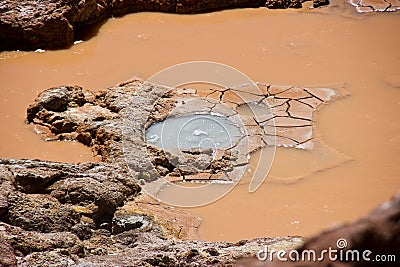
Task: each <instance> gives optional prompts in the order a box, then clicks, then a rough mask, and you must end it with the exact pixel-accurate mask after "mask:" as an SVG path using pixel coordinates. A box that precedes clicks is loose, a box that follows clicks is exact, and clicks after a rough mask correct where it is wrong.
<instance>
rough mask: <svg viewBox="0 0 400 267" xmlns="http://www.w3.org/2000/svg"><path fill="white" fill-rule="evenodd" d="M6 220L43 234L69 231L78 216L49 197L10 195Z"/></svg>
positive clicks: (69, 208) (21, 194) (77, 220)
mask: <svg viewBox="0 0 400 267" xmlns="http://www.w3.org/2000/svg"><path fill="white" fill-rule="evenodd" d="M8 202H9V206H8V216H7V220H8V221H9V222H10V223H11V224H12V225H15V226H19V227H21V228H23V229H24V230H30V231H39V232H43V233H49V232H63V231H69V230H70V229H71V227H72V226H73V225H75V224H76V223H78V222H79V219H80V218H79V214H78V213H77V212H75V211H74V210H73V209H72V208H71V207H70V206H68V205H62V204H61V203H59V202H58V201H57V200H56V199H55V198H53V197H51V196H49V195H37V194H23V193H17V194H14V193H12V194H10V195H9V196H8Z"/></svg>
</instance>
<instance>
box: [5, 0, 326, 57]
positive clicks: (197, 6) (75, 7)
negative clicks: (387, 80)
mask: <svg viewBox="0 0 400 267" xmlns="http://www.w3.org/2000/svg"><path fill="white" fill-rule="evenodd" d="M302 2H304V1H303V0H285V1H280V0H268V1H259V0H240V1H237V0H235V1H232V0H231V1H229V0H226V1H187V0H183V1H181V0H179V1H170V0H161V1H158V0H157V1H131V0H118V1H117V0H112V1H111V0H82V1H72V0H52V1H47V2H46V3H44V2H43V1H39V0H24V1H17V0H7V1H2V2H1V3H0V51H2V50H16V49H21V50H35V49H39V48H41V49H57V48H62V47H66V46H69V45H72V44H73V42H74V40H75V39H76V38H77V36H78V33H79V32H80V30H81V29H83V28H85V27H87V26H88V25H91V24H93V23H96V22H99V21H102V20H104V19H106V18H109V17H118V16H122V15H125V14H129V13H134V12H141V11H155V12H169V13H178V14H185V13H199V12H208V11H214V10H221V9H229V8H245V7H261V6H267V7H269V8H288V7H296V8H300V7H301V3H302ZM328 3H329V1H328V0H315V1H314V5H315V6H321V5H326V4H328Z"/></svg>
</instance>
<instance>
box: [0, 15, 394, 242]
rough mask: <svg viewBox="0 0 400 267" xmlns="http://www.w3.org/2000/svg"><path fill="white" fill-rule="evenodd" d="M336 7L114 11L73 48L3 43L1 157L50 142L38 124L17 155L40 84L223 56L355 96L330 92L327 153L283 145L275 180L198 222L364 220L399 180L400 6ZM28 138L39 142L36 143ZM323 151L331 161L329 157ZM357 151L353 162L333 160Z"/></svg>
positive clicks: (94, 79)
mask: <svg viewBox="0 0 400 267" xmlns="http://www.w3.org/2000/svg"><path fill="white" fill-rule="evenodd" d="M335 12H336V13H335V15H329V16H326V15H320V14H303V13H297V12H296V13H295V12H293V11H290V12H289V13H291V14H282V13H281V12H279V13H272V12H267V14H269V15H268V16H266V15H265V13H266V12H265V11H264V10H261V9H260V10H235V11H225V12H220V13H212V14H202V15H195V16H191V17H187V16H181V17H178V18H177V17H175V16H172V15H168V14H149V13H146V14H134V15H130V16H126V17H124V18H122V19H113V20H110V21H109V22H108V23H106V24H105V25H104V26H103V27H102V28H101V29H100V31H99V34H98V36H97V37H96V38H93V39H91V40H89V41H87V42H84V43H81V44H77V45H75V46H73V47H71V49H69V50H62V51H50V52H45V53H25V52H10V53H2V54H0V56H1V58H2V64H1V66H0V73H1V76H2V78H3V79H2V85H1V86H2V90H1V94H2V95H3V97H2V98H1V99H2V101H3V103H4V104H7V103H8V105H1V109H2V112H1V115H2V125H7V127H6V128H3V129H2V137H4V138H2V140H3V143H2V145H1V153H2V154H1V155H2V157H31V155H30V154H25V153H28V152H29V151H41V150H42V149H43V142H42V140H41V139H40V138H38V137H37V136H35V134H34V133H32V134H30V131H31V130H30V129H28V130H26V134H27V135H26V136H27V137H26V138H25V140H26V141H25V142H22V141H21V147H26V148H29V149H26V150H25V152H24V151H23V152H24V153H22V152H21V153H19V154H17V153H15V152H13V150H12V146H13V143H18V142H17V141H18V139H17V137H16V136H15V134H16V133H21V132H22V131H25V130H23V129H24V124H23V119H24V118H25V109H26V106H28V104H29V103H31V101H32V99H34V98H35V97H36V95H37V94H38V93H39V92H40V91H42V89H44V88H50V87H54V86H55V85H58V84H79V85H82V86H83V87H84V88H86V89H93V90H97V89H103V88H105V87H108V86H111V85H113V84H117V83H118V82H119V81H122V80H127V79H129V78H130V77H131V76H133V75H136V76H140V77H144V78H145V77H149V76H150V75H152V74H153V73H155V72H157V71H159V70H160V69H162V68H163V67H167V66H170V65H173V64H176V63H180V62H184V61H188V60H197V59H205V60H214V61H219V62H223V63H226V64H229V65H232V66H234V67H237V68H238V69H240V70H242V71H243V72H245V73H246V74H248V75H249V76H251V78H252V79H253V80H256V81H266V82H268V83H273V84H283V85H288V84H289V85H302V86H306V85H314V86H315V85H316V87H318V86H319V87H320V86H321V84H328V86H327V87H331V86H330V85H329V83H335V82H346V83H345V89H346V90H347V91H348V92H349V93H350V94H351V97H346V98H343V99H340V100H338V101H335V102H332V104H330V105H328V106H326V107H324V108H322V109H321V110H320V111H319V112H317V116H316V117H315V118H314V120H315V121H316V122H317V124H316V126H315V128H314V133H315V134H316V135H317V136H320V137H321V139H322V140H323V141H324V143H325V144H326V145H327V146H328V148H329V149H328V151H329V153H327V155H326V153H325V152H324V151H326V150H319V149H318V148H316V150H314V151H311V152H308V151H304V150H294V149H284V148H282V149H278V151H277V157H276V160H275V162H274V166H273V167H272V170H271V175H272V176H273V177H275V179H274V180H273V181H274V182H273V183H272V181H271V182H268V181H269V180H268V179H267V182H266V183H265V184H264V185H263V186H262V187H261V188H260V189H259V191H257V192H256V193H255V194H248V192H247V188H248V185H246V184H243V185H239V186H238V187H237V190H234V191H233V192H232V193H231V194H229V195H227V196H226V197H225V198H224V199H222V200H220V201H218V202H217V203H214V204H213V205H209V206H206V207H202V208H198V209H192V210H191V212H192V213H194V214H196V215H200V216H201V217H203V221H202V225H201V227H200V228H199V231H200V236H201V237H202V238H203V239H207V240H238V239H241V238H244V237H255V236H272V235H287V234H301V235H308V234H311V233H314V232H316V231H317V230H319V229H321V228H323V227H324V226H328V225H331V224H332V223H336V222H341V221H347V220H351V219H354V218H356V217H358V216H359V215H361V214H364V213H365V212H366V211H367V210H369V209H370V208H372V207H373V206H375V205H376V204H377V203H379V202H381V201H383V200H384V199H386V198H387V196H389V195H391V194H392V193H393V192H394V191H396V190H397V189H398V188H399V184H398V179H397V174H398V172H399V169H398V168H399V167H398V164H397V161H396V159H397V158H398V148H399V144H400V139H399V138H398V132H399V130H400V129H399V125H398V123H397V118H396V114H397V113H398V107H399V105H398V102H399V91H398V89H397V88H394V87H392V86H391V85H390V84H388V83H387V82H386V80H387V76H388V75H391V74H393V73H396V68H397V66H398V64H399V56H398V49H397V48H398V47H399V45H400V43H399V38H398V36H399V32H398V29H397V28H396V27H395V26H394V25H396V23H398V16H396V15H390V14H385V15H381V14H377V15H376V16H371V17H364V16H361V17H356V18H354V17H350V18H349V17H346V18H345V17H342V16H341V12H342V13H344V12H347V11H346V10H344V9H341V8H338V9H335ZM293 13H294V14H293ZM278 14H279V15H278ZM232 17H235V20H231V19H230V18H232ZM271 25H279V27H271ZM293 25H296V27H293ZM258 28H259V29H260V30H258V31H256V32H250V31H249V30H248V29H258ZM222 33H224V34H222ZM371 34H372V35H373V36H375V38H374V39H371V38H370V36H371ZM210 39H211V40H213V41H212V45H210V41H209V40H210ZM382 44H384V48H382ZM160 46H161V47H160ZM332 51H334V52H332ZM371 51H373V52H371ZM127 59H129V60H127ZM104 62H106V63H104ZM155 62H157V64H155ZM110 69H111V70H112V71H110ZM17 75H18V77H21V76H23V77H25V78H24V79H20V78H18V77H16V76H17ZM17 89H18V90H17ZM377 99H379V100H377ZM7 101H8V102H7ZM7 116H8V117H7ZM382 118H385V119H382ZM28 136H29V138H32V140H33V138H35V140H37V143H36V145H35V146H33V144H32V143H29V141H28V140H31V139H28ZM46 144H48V146H52V147H53V145H58V144H62V143H56V142H48V143H46ZM63 145H64V144H63ZM65 146H66V147H67V146H69V144H65ZM63 149H65V150H70V148H63ZM81 149H82V150H81ZM42 151H43V150H42ZM83 152H85V153H87V154H88V155H89V154H90V153H91V152H90V149H88V148H86V149H85V148H84V147H83V146H82V148H80V150H79V152H78V153H77V154H74V155H73V156H72V158H73V159H74V158H78V156H76V155H79V154H82V153H83ZM57 155H58V154H57ZM320 155H326V156H327V159H328V160H327V161H324V162H320V161H319V160H320V157H319V156H320ZM37 157H39V158H45V157H44V155H43V154H42V155H38V156H37ZM330 158H331V159H332V161H329V159H330ZM348 158H351V159H352V161H351V162H350V163H348V164H346V165H341V166H339V167H336V168H330V166H337V165H338V164H339V163H340V162H343V160H345V161H346V160H347V159H348ZM47 159H55V160H57V158H55V157H54V158H51V157H48V158H47ZM61 159H63V158H61ZM61 159H60V160H61ZM289 159H290V160H289ZM310 165H311V167H309V166H310ZM288 166H290V168H289V167H288ZM297 180H298V181H299V182H297V183H292V184H288V183H287V182H288V181H297ZM254 203H256V204H254ZM257 203H258V204H257ZM349 203H351V206H349ZM227 218H229V219H227ZM222 221H223V222H224V227H222V226H221V225H220V222H222ZM225 222H229V223H228V224H226V223H225ZM220 226H221V227H220ZM237 229H241V230H240V231H238V230H237Z"/></svg>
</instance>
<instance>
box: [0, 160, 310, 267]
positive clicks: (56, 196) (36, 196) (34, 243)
mask: <svg viewBox="0 0 400 267" xmlns="http://www.w3.org/2000/svg"><path fill="white" fill-rule="evenodd" d="M0 179H1V180H0V181H1V183H0V186H1V188H2V191H1V193H2V199H1V204H2V205H1V216H0V249H1V252H2V253H1V255H0V263H1V266H17V265H16V264H18V266H60V265H62V266H75V265H76V266H117V265H118V266H121V265H123V266H199V264H200V265H201V266H218V265H220V264H231V263H233V261H234V260H235V259H236V258H237V257H243V256H246V255H255V253H256V251H257V249H258V247H260V246H261V245H262V244H264V243H268V244H271V245H275V244H282V243H284V244H285V246H286V247H287V248H292V247H293V246H295V245H298V244H300V243H301V242H302V239H301V238H296V237H291V238H289V237H288V238H263V239H256V240H251V241H243V242H240V243H225V242H220V243H212V242H203V241H184V240H182V239H175V238H184V239H185V238H190V237H193V234H192V235H191V234H190V233H189V232H188V228H186V227H185V226H184V224H185V223H186V224H190V225H193V227H195V228H193V230H194V231H195V230H196V227H198V224H199V222H198V221H197V220H196V219H195V218H194V217H193V216H190V215H189V214H186V213H184V212H181V213H180V212H177V211H173V210H170V209H168V208H164V207H162V206H160V205H159V204H157V203H151V204H146V202H144V200H143V198H139V202H132V200H133V199H134V198H135V196H136V195H138V194H139V190H140V188H139V187H138V186H137V185H136V184H135V183H133V182H132V178H131V177H130V174H129V173H128V172H127V171H126V170H125V169H124V168H123V166H122V165H119V164H115V165H114V164H108V163H102V162H100V163H87V164H77V165H73V164H65V163H54V162H44V161H38V160H11V159H10V160H6V159H2V160H0ZM171 218H174V220H171ZM193 230H190V229H189V231H193Z"/></svg>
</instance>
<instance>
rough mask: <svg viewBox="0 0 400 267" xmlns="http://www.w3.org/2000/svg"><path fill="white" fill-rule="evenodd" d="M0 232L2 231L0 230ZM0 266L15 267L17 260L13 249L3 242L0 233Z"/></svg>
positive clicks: (3, 239)
mask: <svg viewBox="0 0 400 267" xmlns="http://www.w3.org/2000/svg"><path fill="white" fill-rule="evenodd" d="M0 231H3V230H1V229H0ZM0 251H1V255H0V266H3V267H16V266H17V259H16V258H15V255H14V249H13V247H12V246H11V245H10V244H9V243H8V242H7V241H6V240H5V238H4V236H3V234H2V233H1V232H0Z"/></svg>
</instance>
